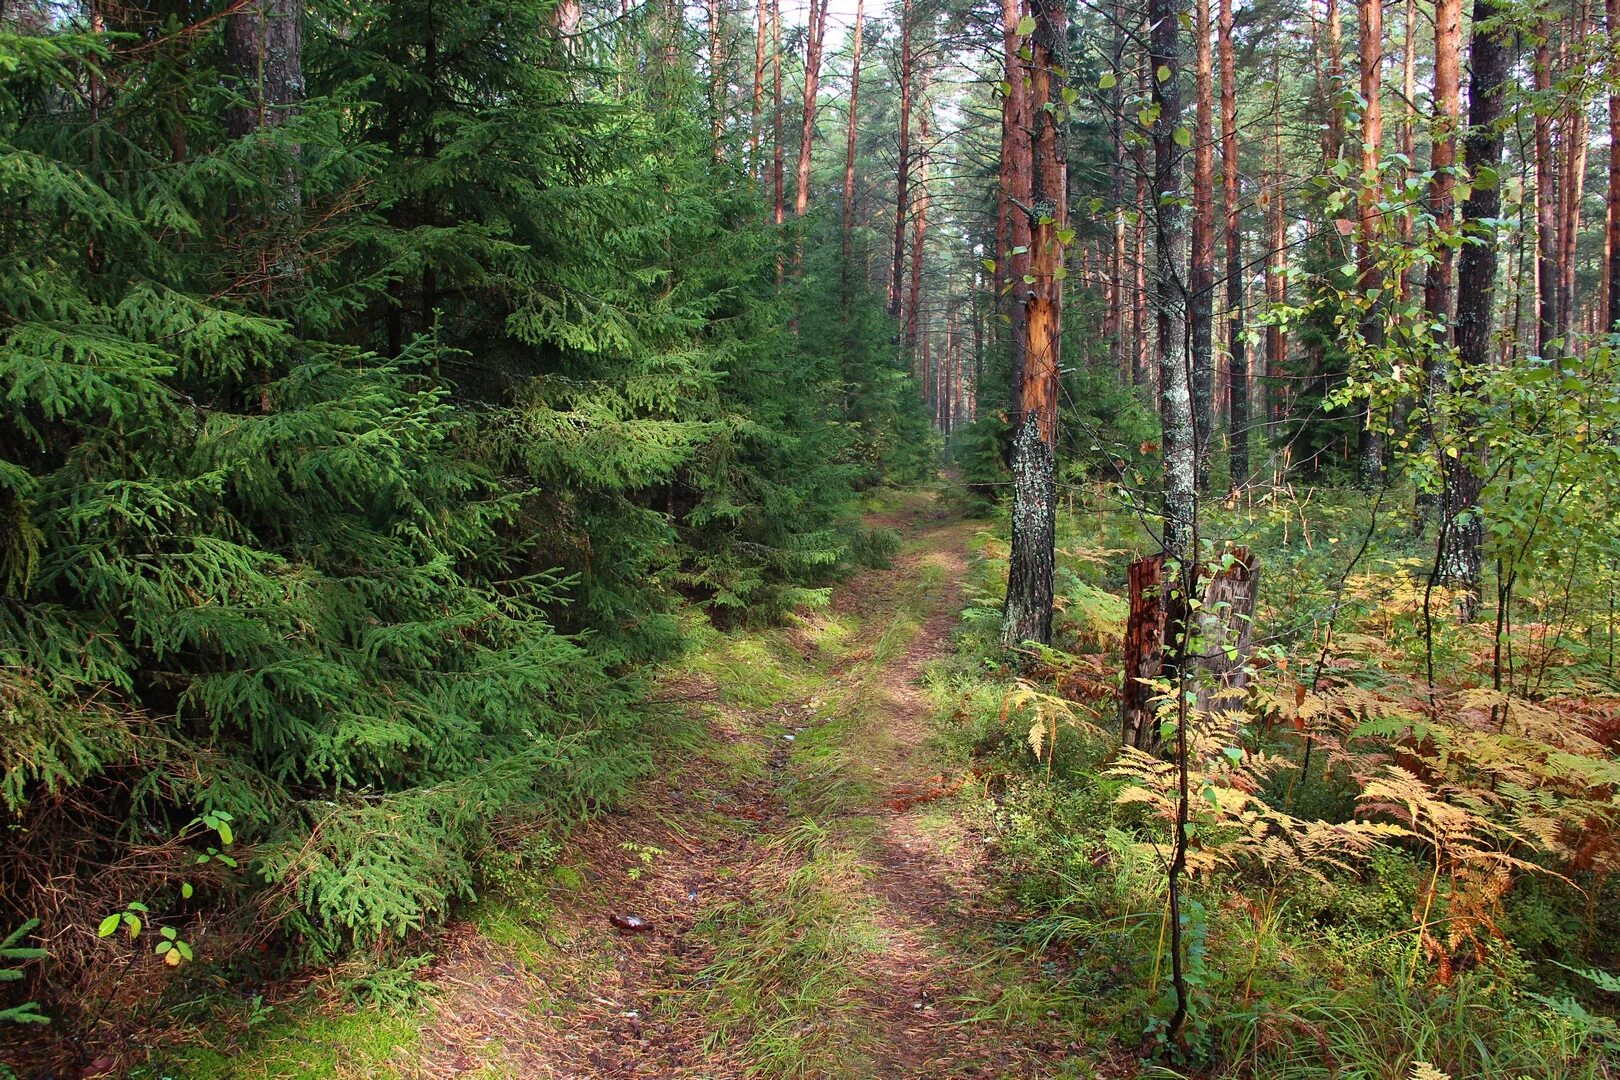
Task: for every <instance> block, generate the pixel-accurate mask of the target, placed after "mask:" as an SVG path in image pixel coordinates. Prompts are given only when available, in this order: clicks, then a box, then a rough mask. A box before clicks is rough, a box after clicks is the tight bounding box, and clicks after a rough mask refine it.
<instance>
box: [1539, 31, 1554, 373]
mask: <svg viewBox="0 0 1620 1080" xmlns="http://www.w3.org/2000/svg"><path fill="white" fill-rule="evenodd" d="M1536 37H1537V39H1538V40H1537V42H1536V57H1535V62H1534V65H1533V68H1534V79H1535V89H1536V96H1537V97H1538V98H1539V99H1541V100H1543V101H1545V100H1546V99H1547V98H1548V97H1550V95H1551V93H1552V84H1553V73H1552V41H1551V37H1552V24H1551V23H1549V22H1548V21H1547V20H1545V19H1543V20H1542V21H1541V23H1540V24H1539V25H1538V26H1537V27H1536ZM1534 123H1535V152H1536V352H1537V353H1538V354H1539V355H1541V356H1551V355H1552V354H1553V351H1554V349H1555V348H1556V346H1555V344H1554V341H1555V339H1556V338H1557V337H1558V250H1557V249H1558V179H1557V176H1558V174H1557V162H1556V161H1554V159H1553V117H1552V114H1551V113H1550V112H1548V111H1547V109H1546V108H1545V107H1543V108H1541V109H1539V110H1537V112H1536V113H1535V119H1534Z"/></svg>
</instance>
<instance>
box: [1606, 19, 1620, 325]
mask: <svg viewBox="0 0 1620 1080" xmlns="http://www.w3.org/2000/svg"><path fill="white" fill-rule="evenodd" d="M1605 10H1606V13H1607V15H1608V31H1609V40H1610V44H1611V45H1612V44H1613V43H1614V42H1616V41H1620V0H1608V2H1607V4H1606V7H1605ZM1608 204H1609V205H1608V212H1609V228H1608V249H1609V250H1608V265H1607V266H1606V267H1605V268H1604V280H1605V284H1606V291H1607V293H1608V304H1607V308H1608V310H1607V311H1606V312H1605V313H1604V319H1603V329H1604V330H1605V331H1614V330H1615V329H1616V324H1620V82H1617V81H1611V82H1610V84H1609V199H1608Z"/></svg>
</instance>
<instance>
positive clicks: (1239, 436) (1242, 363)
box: [1218, 0, 1249, 491]
mask: <svg viewBox="0 0 1620 1080" xmlns="http://www.w3.org/2000/svg"><path fill="white" fill-rule="evenodd" d="M1218 28H1219V35H1220V54H1221V196H1222V199H1223V200H1224V202H1225V204H1226V308H1227V312H1228V320H1227V324H1226V387H1227V403H1228V409H1227V422H1226V430H1227V440H1228V443H1227V445H1228V451H1229V454H1230V466H1229V471H1230V473H1231V478H1230V483H1229V485H1228V486H1229V488H1230V490H1232V491H1237V490H1239V489H1240V488H1242V487H1243V486H1244V484H1245V483H1247V482H1248V478H1249V357H1248V343H1247V341H1246V340H1245V338H1244V325H1243V279H1244V276H1245V274H1244V267H1243V195H1242V185H1241V181H1240V174H1239V169H1240V164H1239V161H1238V138H1237V61H1236V58H1235V56H1234V55H1233V50H1232V0H1220V15H1219V20H1218Z"/></svg>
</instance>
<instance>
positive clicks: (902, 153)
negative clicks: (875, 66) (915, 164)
mask: <svg viewBox="0 0 1620 1080" xmlns="http://www.w3.org/2000/svg"><path fill="white" fill-rule="evenodd" d="M911 3H912V0H904V3H903V4H902V5H901V8H900V147H899V157H898V160H897V162H896V164H895V176H894V259H893V262H892V263H891V265H890V267H889V270H890V277H889V314H890V315H891V316H893V317H895V318H898V317H899V315H900V299H901V294H900V287H901V283H902V282H904V281H905V276H904V275H905V270H906V214H907V212H908V211H909V210H910V209H911V201H910V200H911V191H910V186H911V21H912V20H911Z"/></svg>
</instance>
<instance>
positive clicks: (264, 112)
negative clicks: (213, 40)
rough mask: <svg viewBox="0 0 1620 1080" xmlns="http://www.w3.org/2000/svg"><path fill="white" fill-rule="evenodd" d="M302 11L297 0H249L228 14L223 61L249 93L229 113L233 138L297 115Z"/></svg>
mask: <svg viewBox="0 0 1620 1080" xmlns="http://www.w3.org/2000/svg"><path fill="white" fill-rule="evenodd" d="M302 11H303V5H302V4H297V3H294V2H293V0H250V2H249V3H247V4H244V5H242V6H240V7H238V8H236V9H235V10H234V11H233V12H232V14H231V16H230V17H229V18H228V19H226V20H225V62H226V64H227V66H228V67H229V68H230V70H231V72H232V73H233V74H234V75H235V76H236V81H237V86H238V87H239V89H240V91H241V94H242V97H243V98H244V99H245V101H244V103H243V104H241V105H239V106H236V107H234V108H232V109H231V110H230V113H229V115H228V116H227V119H226V123H227V126H228V129H229V131H230V134H231V137H232V138H234V139H240V138H242V137H243V136H246V135H251V134H253V133H254V132H257V131H263V130H265V129H266V128H273V127H279V126H280V125H282V124H284V123H286V122H287V121H288V120H290V119H292V118H293V117H294V116H296V115H297V113H298V105H299V103H300V102H302V101H303V100H304V66H303V28H302V23H301V12H302Z"/></svg>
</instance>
